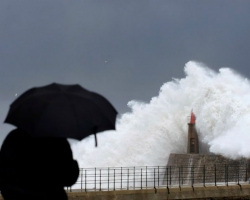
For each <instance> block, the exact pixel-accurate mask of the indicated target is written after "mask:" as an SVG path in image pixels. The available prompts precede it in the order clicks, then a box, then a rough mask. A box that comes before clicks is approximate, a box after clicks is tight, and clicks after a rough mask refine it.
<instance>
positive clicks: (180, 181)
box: [179, 167, 181, 187]
mask: <svg viewBox="0 0 250 200" xmlns="http://www.w3.org/2000/svg"><path fill="white" fill-rule="evenodd" d="M179 187H181V167H179Z"/></svg>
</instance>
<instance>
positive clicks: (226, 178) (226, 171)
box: [225, 164, 228, 186]
mask: <svg viewBox="0 0 250 200" xmlns="http://www.w3.org/2000/svg"><path fill="white" fill-rule="evenodd" d="M225 184H226V186H228V169H227V164H225Z"/></svg>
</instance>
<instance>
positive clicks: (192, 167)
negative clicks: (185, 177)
mask: <svg viewBox="0 0 250 200" xmlns="http://www.w3.org/2000/svg"><path fill="white" fill-rule="evenodd" d="M191 177H192V187H193V186H194V166H193V165H192V166H191Z"/></svg>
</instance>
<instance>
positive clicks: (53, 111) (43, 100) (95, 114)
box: [5, 83, 117, 140]
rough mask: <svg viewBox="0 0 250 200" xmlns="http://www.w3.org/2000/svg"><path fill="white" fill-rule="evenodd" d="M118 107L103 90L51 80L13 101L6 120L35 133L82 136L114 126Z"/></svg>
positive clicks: (56, 135) (72, 136) (65, 136)
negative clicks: (105, 96)
mask: <svg viewBox="0 0 250 200" xmlns="http://www.w3.org/2000/svg"><path fill="white" fill-rule="evenodd" d="M116 115H117V111H116V110H115V108H114V107H113V106H112V105H111V103H110V102H109V101H108V100H107V99H105V98H104V97H103V96H101V95H100V94H97V93H94V92H91V91H88V90H86V89H84V88H82V87H81V86H80V85H62V84H57V83H52V84H50V85H46V86H43V87H35V88H31V89H29V90H28V91H26V92H24V93H23V94H22V95H21V96H20V97H18V98H17V99H16V100H15V101H14V102H13V103H12V104H11V105H10V109H9V112H8V114H7V117H6V119H5V123H9V124H13V125H15V126H17V127H18V128H21V129H23V130H24V131H27V132H28V133H30V134H31V135H34V136H51V137H64V138H73V139H78V140H81V139H83V138H85V137H87V136H89V135H91V134H96V133H97V132H101V131H105V130H113V129H115V121H116Z"/></svg>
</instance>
